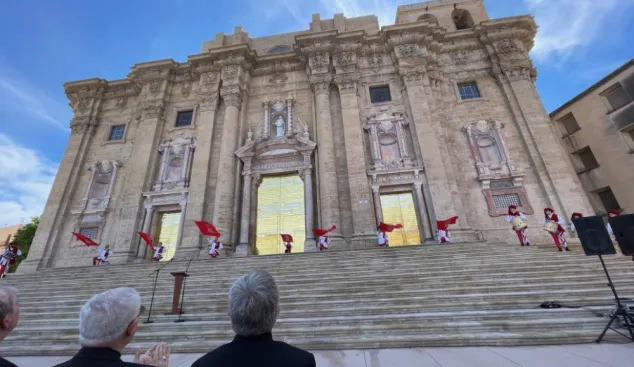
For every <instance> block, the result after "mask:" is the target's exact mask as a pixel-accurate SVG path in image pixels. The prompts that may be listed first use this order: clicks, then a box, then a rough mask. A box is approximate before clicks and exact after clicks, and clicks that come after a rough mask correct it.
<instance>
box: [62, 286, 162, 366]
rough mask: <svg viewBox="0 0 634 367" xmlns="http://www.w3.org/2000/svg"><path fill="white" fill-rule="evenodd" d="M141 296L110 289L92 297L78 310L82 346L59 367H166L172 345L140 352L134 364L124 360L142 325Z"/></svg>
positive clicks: (131, 291)
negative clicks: (124, 350) (129, 345)
mask: <svg viewBox="0 0 634 367" xmlns="http://www.w3.org/2000/svg"><path fill="white" fill-rule="evenodd" d="M140 315H141V296H140V295H139V293H138V292H137V291H135V290H134V289H132V288H115V289H109V290H107V291H105V292H103V293H99V294H97V295H95V296H93V297H92V298H91V299H90V300H89V301H88V302H86V304H84V306H83V307H82V308H81V311H79V344H80V345H81V346H82V348H81V349H80V350H79V352H77V354H75V356H74V357H73V358H72V359H71V360H69V361H66V362H64V363H62V364H59V365H57V366H56V367H81V366H90V367H111V366H113V367H114V366H145V365H151V366H167V363H168V357H169V346H167V345H166V344H157V345H155V346H154V347H152V348H151V349H150V350H149V351H148V352H147V353H145V354H143V355H141V354H140V353H137V355H136V357H135V362H139V363H129V362H123V361H122V360H121V352H122V351H123V349H124V348H125V347H126V346H127V345H128V344H129V343H130V342H131V341H132V338H133V337H134V334H135V333H136V329H137V327H138V325H139V317H140Z"/></svg>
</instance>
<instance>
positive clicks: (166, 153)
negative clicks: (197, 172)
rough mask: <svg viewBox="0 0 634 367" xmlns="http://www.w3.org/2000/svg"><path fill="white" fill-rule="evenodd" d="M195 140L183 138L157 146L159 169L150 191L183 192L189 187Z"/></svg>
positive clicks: (166, 141)
mask: <svg viewBox="0 0 634 367" xmlns="http://www.w3.org/2000/svg"><path fill="white" fill-rule="evenodd" d="M195 148H196V139H195V138H193V137H187V138H186V137H183V136H182V135H181V136H179V137H177V138H175V139H167V140H164V141H163V142H162V143H161V145H159V148H158V151H159V152H160V153H161V167H160V169H159V174H158V177H157V180H156V182H155V183H154V185H153V186H152V191H168V190H178V189H181V190H184V189H186V188H187V187H188V185H189V174H190V169H191V162H192V156H193V154H194V149H195Z"/></svg>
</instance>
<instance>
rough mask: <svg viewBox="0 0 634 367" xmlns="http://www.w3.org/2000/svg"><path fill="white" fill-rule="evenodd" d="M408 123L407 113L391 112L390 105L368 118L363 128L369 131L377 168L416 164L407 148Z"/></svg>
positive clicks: (374, 162) (395, 167) (374, 164)
mask: <svg viewBox="0 0 634 367" xmlns="http://www.w3.org/2000/svg"><path fill="white" fill-rule="evenodd" d="M408 124H409V120H408V119H407V116H406V115H405V114H403V113H399V112H396V113H391V114H390V113H389V108H388V107H382V108H381V109H380V112H379V113H376V114H373V115H370V116H369V117H368V118H366V121H365V123H364V124H363V128H364V129H365V130H367V131H368V133H369V138H370V149H371V155H372V165H373V168H374V169H375V170H379V171H380V170H386V169H399V168H409V167H412V166H413V165H414V162H413V161H412V158H411V157H410V155H409V150H408V148H407V139H406V134H407V132H406V130H405V126H407V125H408Z"/></svg>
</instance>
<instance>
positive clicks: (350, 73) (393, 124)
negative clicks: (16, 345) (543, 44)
mask: <svg viewBox="0 0 634 367" xmlns="http://www.w3.org/2000/svg"><path fill="white" fill-rule="evenodd" d="M536 30H537V27H536V25H535V22H534V20H533V18H532V17H531V16H517V17H510V18H503V19H489V16H488V14H487V11H486V9H485V7H484V4H483V1H482V0H453V1H447V0H442V1H432V2H426V3H418V4H412V5H404V6H400V7H399V8H398V10H397V16H396V21H395V24H394V25H389V26H384V27H379V24H378V21H377V17H376V16H364V17H356V18H346V17H345V16H344V15H342V14H336V15H335V16H334V18H333V19H321V18H320V16H319V15H318V14H316V15H314V16H313V19H312V22H311V23H310V24H309V26H308V28H307V29H305V30H301V31H298V32H294V33H286V34H278V35H271V36H266V37H258V38H251V37H250V36H249V34H248V33H247V32H245V31H244V30H243V28H242V27H236V28H235V31H234V33H233V34H231V35H225V34H222V33H218V34H216V36H215V37H214V38H213V39H212V40H210V41H206V42H204V43H203V47H202V50H201V51H200V53H198V54H195V55H192V56H189V57H188V59H187V61H185V62H180V63H179V62H175V61H173V60H158V61H151V62H145V63H140V64H136V65H134V66H133V67H132V71H131V73H130V74H129V75H128V76H127V77H126V78H124V79H120V80H104V79H98V78H95V79H88V80H81V81H75V82H69V83H67V84H65V90H66V94H67V96H68V98H69V99H70V101H71V106H72V108H73V110H74V113H75V115H74V118H73V119H72V121H71V123H70V126H71V130H72V132H71V135H70V137H69V141H68V147H67V149H66V153H65V154H64V157H63V160H62V162H61V165H60V168H59V172H58V174H57V177H56V179H55V183H54V185H53V189H52V191H51V194H50V197H49V199H48V202H47V205H46V208H45V210H44V214H43V215H42V217H41V221H40V226H39V228H38V232H37V235H36V238H35V241H34V244H33V246H32V247H31V251H30V253H29V257H28V259H27V260H26V261H25V262H23V264H22V265H21V267H20V271H21V272H30V271H35V270H36V269H39V268H44V267H64V266H75V265H77V264H83V263H85V261H86V260H85V259H86V258H88V257H90V256H92V255H91V253H92V250H91V249H89V248H86V247H85V246H84V245H83V244H81V243H80V242H78V241H76V240H75V239H74V238H73V236H72V234H71V233H72V232H80V233H83V234H84V235H86V236H89V237H92V238H93V239H94V240H95V241H97V242H99V243H101V244H104V245H105V244H108V245H110V246H111V247H112V249H113V251H114V256H113V259H112V262H114V263H126V262H134V261H144V259H146V258H147V257H148V256H149V255H150V254H149V251H147V246H145V245H144V244H142V243H141V241H140V239H139V236H138V235H137V233H138V232H140V231H143V232H146V233H148V234H150V235H151V236H153V238H154V239H155V241H161V242H163V243H164V244H165V245H167V246H168V248H169V250H170V254H169V256H168V257H167V258H169V257H170V256H173V255H174V254H175V256H177V257H182V258H185V257H190V256H199V255H200V256H206V251H207V250H206V247H207V242H206V240H205V238H203V237H202V236H201V234H200V232H199V230H198V228H197V227H196V225H195V224H194V221H195V220H204V221H208V222H211V223H213V224H214V225H215V226H216V227H217V228H218V229H219V230H220V232H221V233H222V237H221V240H222V241H223V242H224V244H225V249H226V255H227V256H252V255H264V254H276V253H281V252H283V247H282V243H281V241H280V236H279V234H280V233H289V234H292V235H293V237H294V239H295V249H294V251H314V250H315V239H314V236H313V234H312V231H311V229H312V228H314V227H321V228H328V227H330V226H331V225H336V227H337V228H336V229H335V230H334V231H333V232H332V234H331V239H332V246H331V249H332V250H343V249H351V248H366V247H372V246H376V230H377V224H378V223H379V222H381V221H384V222H388V223H402V224H403V225H404V228H403V229H402V230H399V231H396V232H393V233H392V234H391V242H392V245H411V244H420V243H424V242H427V241H429V242H433V241H435V236H436V220H437V219H446V218H449V217H452V216H455V215H457V216H459V217H460V219H459V221H458V223H457V224H456V225H455V226H453V227H452V238H453V240H454V241H458V242H468V241H489V242H509V243H515V242H516V241H517V238H516V236H515V233H513V232H512V231H511V229H510V227H509V225H508V223H506V221H505V216H506V213H507V208H508V206H509V205H510V204H515V205H517V206H519V207H520V209H521V210H522V211H524V212H526V213H528V214H529V215H530V218H529V223H530V224H531V226H532V228H534V235H533V236H534V238H535V240H537V239H538V238H543V239H547V237H546V235H545V232H544V231H542V230H541V228H539V227H540V226H541V217H542V216H541V212H542V208H544V207H554V208H555V209H556V210H557V211H558V212H559V213H560V214H562V215H564V216H565V217H568V216H569V214H570V213H572V212H574V211H584V212H587V211H589V210H591V206H590V204H589V202H588V200H587V198H586V196H585V194H584V193H583V190H582V189H581V187H580V183H579V179H578V178H577V175H576V173H575V171H574V170H573V169H572V167H571V165H570V163H569V162H568V160H567V157H566V154H565V152H564V150H563V149H562V147H561V145H560V143H559V141H558V140H559V139H558V138H557V137H555V136H553V134H552V131H551V126H550V119H549V117H548V114H547V113H546V111H545V109H544V106H543V104H542V102H541V100H540V97H539V95H538V93H537V90H536V88H535V84H534V81H535V78H536V75H537V73H536V70H535V68H534V67H533V64H532V62H531V60H530V58H529V54H528V53H529V51H530V50H531V48H532V47H533V43H534V37H535V33H536Z"/></svg>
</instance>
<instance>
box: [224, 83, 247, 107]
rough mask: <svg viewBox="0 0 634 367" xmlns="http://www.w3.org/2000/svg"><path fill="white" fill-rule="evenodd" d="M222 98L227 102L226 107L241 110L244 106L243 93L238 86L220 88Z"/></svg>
mask: <svg viewBox="0 0 634 367" xmlns="http://www.w3.org/2000/svg"><path fill="white" fill-rule="evenodd" d="M220 96H221V97H222V99H223V100H224V101H225V105H227V106H233V107H237V108H240V107H241V106H242V91H241V90H240V87H239V86H237V85H230V86H226V87H222V88H220Z"/></svg>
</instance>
